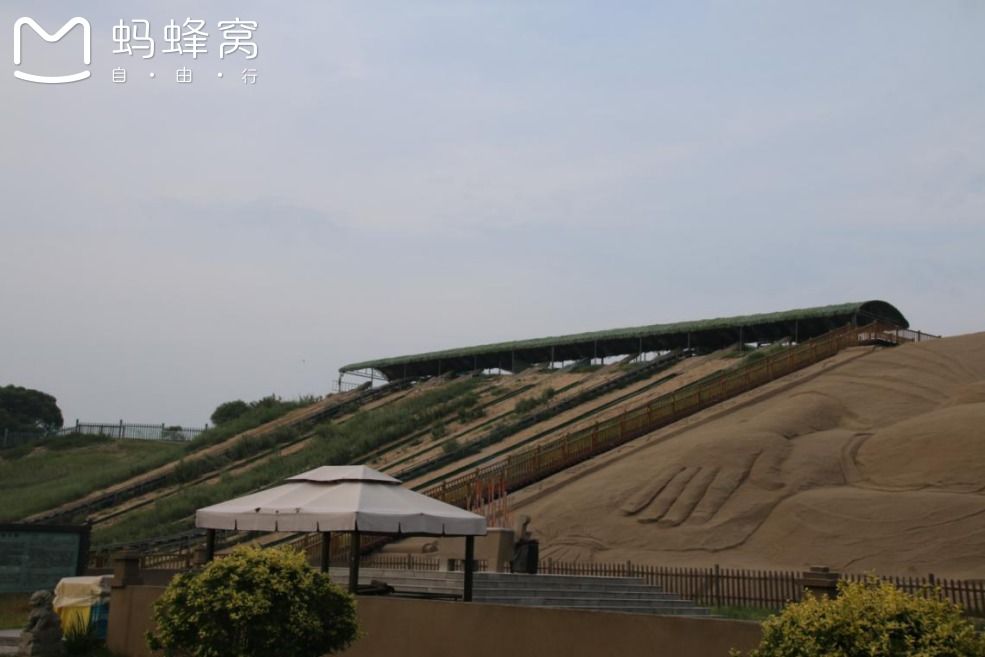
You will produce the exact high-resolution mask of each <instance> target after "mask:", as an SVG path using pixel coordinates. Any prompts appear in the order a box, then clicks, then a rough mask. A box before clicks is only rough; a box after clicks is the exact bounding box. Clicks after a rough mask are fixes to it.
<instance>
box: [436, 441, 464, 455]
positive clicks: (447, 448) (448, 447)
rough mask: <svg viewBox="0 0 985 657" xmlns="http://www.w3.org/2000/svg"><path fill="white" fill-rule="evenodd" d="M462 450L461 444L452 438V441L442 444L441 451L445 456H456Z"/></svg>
mask: <svg viewBox="0 0 985 657" xmlns="http://www.w3.org/2000/svg"><path fill="white" fill-rule="evenodd" d="M461 448H462V446H461V444H459V442H458V441H457V440H455V439H454V438H452V439H451V440H446V441H445V442H443V443H441V451H443V452H444V453H445V454H454V453H455V452H457V451H458V450H460V449H461Z"/></svg>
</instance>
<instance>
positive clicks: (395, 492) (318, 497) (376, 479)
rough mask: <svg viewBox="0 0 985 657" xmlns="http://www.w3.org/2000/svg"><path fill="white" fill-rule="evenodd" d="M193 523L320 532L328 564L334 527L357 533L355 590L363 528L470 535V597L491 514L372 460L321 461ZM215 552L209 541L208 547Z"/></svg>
mask: <svg viewBox="0 0 985 657" xmlns="http://www.w3.org/2000/svg"><path fill="white" fill-rule="evenodd" d="M195 526H197V527H202V528H205V529H208V530H209V545H210V546H214V544H215V539H214V536H215V530H217V529H226V530H238V531H270V532H321V533H323V534H324V535H325V541H324V544H323V551H322V568H323V569H324V568H325V567H326V566H327V562H328V559H327V552H328V550H327V546H328V541H329V533H330V532H349V533H351V534H352V546H353V549H352V550H350V552H351V555H352V558H351V560H350V562H349V590H350V591H353V592H355V590H356V584H357V582H358V580H359V550H358V549H356V548H357V547H358V545H359V536H360V534H361V533H362V532H370V533H374V534H393V535H397V536H401V535H403V536H406V535H425V536H465V537H466V540H465V553H466V554H465V599H466V600H470V599H471V597H472V595H471V593H472V591H471V589H472V587H471V584H472V566H473V563H472V562H473V559H474V549H475V548H474V537H475V536H484V535H485V534H486V519H485V518H483V517H482V516H480V515H477V514H475V513H470V512H468V511H465V510H463V509H460V508H458V507H456V506H452V505H450V504H446V503H444V502H441V501H439V500H436V499H434V498H432V497H428V496H426V495H421V494H420V493H415V492H414V491H412V490H408V489H406V488H402V487H401V486H400V480H398V479H394V478H393V477H391V476H389V475H385V474H383V473H382V472H377V471H376V470H373V469H372V468H367V467H366V466H323V467H320V468H315V469H314V470H309V471H308V472H304V473H302V474H299V475H295V476H293V477H290V478H289V479H287V481H286V483H284V484H281V485H280V486H275V487H273V488H270V489H267V490H263V491H259V492H257V493H252V494H250V495H245V496H243V497H238V498H236V499H232V500H229V501H227V502H221V503H219V504H214V505H212V506H208V507H205V508H202V509H199V510H198V511H197V512H196V513H195ZM210 557H211V548H210Z"/></svg>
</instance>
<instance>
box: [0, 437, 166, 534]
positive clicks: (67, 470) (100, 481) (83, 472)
mask: <svg viewBox="0 0 985 657" xmlns="http://www.w3.org/2000/svg"><path fill="white" fill-rule="evenodd" d="M63 441H64V442H63ZM183 450H184V446H183V445H176V444H173V443H166V442H160V441H150V440H115V439H112V438H106V437H104V436H78V437H73V436H65V437H64V438H58V439H52V440H50V441H45V443H44V446H42V447H36V448H32V449H31V450H30V451H29V452H20V451H17V452H14V453H13V454H10V451H4V452H2V453H0V495H2V497H3V500H4V503H3V505H2V506H0V522H10V521H13V520H19V519H21V518H24V517H26V516H29V515H31V514H34V513H39V512H41V511H46V510H48V509H53V508H55V507H57V506H59V505H61V504H65V503H66V502H70V501H72V500H74V499H78V498H80V497H82V496H84V495H86V494H88V493H90V492H92V491H94V490H98V489H100V488H105V487H106V486H109V485H111V484H114V483H117V482H119V481H123V480H125V479H128V478H129V477H133V476H136V475H138V474H141V473H142V472H146V471H147V470H151V469H153V468H156V467H158V466H161V465H164V464H165V463H168V462H170V461H174V460H175V459H177V458H178V457H180V456H181V454H182V452H183Z"/></svg>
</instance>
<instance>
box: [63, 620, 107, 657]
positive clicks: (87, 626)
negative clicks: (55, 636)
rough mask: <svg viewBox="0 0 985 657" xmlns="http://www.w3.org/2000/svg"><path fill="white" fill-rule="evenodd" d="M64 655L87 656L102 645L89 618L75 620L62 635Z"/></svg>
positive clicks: (67, 656) (71, 656) (68, 656)
mask: <svg viewBox="0 0 985 657" xmlns="http://www.w3.org/2000/svg"><path fill="white" fill-rule="evenodd" d="M64 641H65V655H66V657H88V656H89V655H92V654H94V653H95V652H96V650H97V649H98V648H99V647H100V646H102V645H103V640H102V639H100V638H99V637H98V636H96V626H95V625H94V624H93V623H92V622H91V621H89V620H86V621H83V622H77V623H75V624H74V625H72V627H70V628H68V630H67V631H66V632H65V635H64Z"/></svg>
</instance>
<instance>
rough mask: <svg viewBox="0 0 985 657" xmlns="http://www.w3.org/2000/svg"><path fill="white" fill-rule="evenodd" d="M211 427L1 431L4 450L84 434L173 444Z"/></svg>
mask: <svg viewBox="0 0 985 657" xmlns="http://www.w3.org/2000/svg"><path fill="white" fill-rule="evenodd" d="M208 428H209V425H207V424H206V425H205V426H204V427H179V426H167V425H165V424H131V423H127V422H123V421H122V420H121V421H119V422H79V421H76V422H75V424H74V425H71V426H68V427H64V428H62V429H59V430H58V431H53V432H51V433H42V432H24V431H8V430H7V429H4V430H2V431H0V448H2V447H17V446H18V445H26V444H28V443H36V442H43V441H46V440H57V439H58V438H61V437H64V436H68V435H71V434H82V435H86V436H106V437H108V438H116V439H118V440H165V441H173V442H187V441H190V440H193V439H194V438H196V437H197V436H198V435H199V434H200V433H202V432H203V431H206V430H207V429H208Z"/></svg>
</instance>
